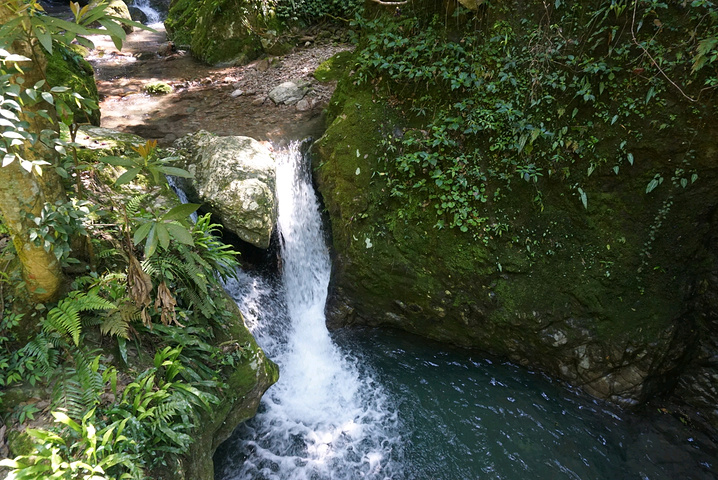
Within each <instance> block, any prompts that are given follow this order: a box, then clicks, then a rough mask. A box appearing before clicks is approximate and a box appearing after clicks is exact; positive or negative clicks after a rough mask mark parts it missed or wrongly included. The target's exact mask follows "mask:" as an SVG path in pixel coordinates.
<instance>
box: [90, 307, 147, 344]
mask: <svg viewBox="0 0 718 480" xmlns="http://www.w3.org/2000/svg"><path fill="white" fill-rule="evenodd" d="M135 312H136V313H137V315H138V318H139V310H137V309H135ZM131 318H132V317H131V316H129V317H128V318H125V316H123V315H122V313H121V312H120V311H117V312H115V313H113V314H112V315H109V316H107V317H105V318H104V319H103V321H102V323H101V324H100V332H101V333H102V334H103V335H110V336H115V337H122V338H125V339H128V338H130V324H129V321H128V320H129V319H131Z"/></svg>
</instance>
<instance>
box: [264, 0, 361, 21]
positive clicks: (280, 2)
mask: <svg viewBox="0 0 718 480" xmlns="http://www.w3.org/2000/svg"><path fill="white" fill-rule="evenodd" d="M276 1H277V4H276V7H275V8H276V12H277V16H278V17H279V18H281V19H285V20H301V21H303V22H306V23H310V24H311V23H316V22H317V21H319V20H322V19H328V18H329V19H331V18H341V19H349V18H354V15H356V13H357V12H359V11H360V10H361V8H362V5H363V3H364V2H363V1H362V0H276Z"/></svg>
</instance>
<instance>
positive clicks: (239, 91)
mask: <svg viewBox="0 0 718 480" xmlns="http://www.w3.org/2000/svg"><path fill="white" fill-rule="evenodd" d="M241 95H244V90H242V89H241V88H238V89H237V90H235V91H234V92H232V93H230V94H229V96H230V97H232V98H236V97H239V96H241Z"/></svg>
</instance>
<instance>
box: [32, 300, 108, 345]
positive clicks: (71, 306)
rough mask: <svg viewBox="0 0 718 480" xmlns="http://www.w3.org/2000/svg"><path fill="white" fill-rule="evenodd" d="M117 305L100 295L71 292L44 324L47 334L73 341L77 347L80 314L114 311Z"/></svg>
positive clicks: (49, 313) (53, 309)
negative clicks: (95, 311) (94, 311)
mask: <svg viewBox="0 0 718 480" xmlns="http://www.w3.org/2000/svg"><path fill="white" fill-rule="evenodd" d="M116 308H117V307H116V305H115V304H114V303H112V302H110V301H109V300H105V299H104V298H102V297H100V296H99V295H95V294H92V293H84V292H76V291H75V292H70V294H69V295H68V296H67V298H64V299H62V300H60V301H59V302H58V304H57V306H56V307H54V308H52V309H51V310H50V311H49V312H48V314H47V317H46V318H45V320H44V321H43V323H42V328H43V330H44V331H45V332H46V333H49V334H57V335H59V336H60V337H64V338H70V339H72V341H73V343H74V344H75V346H79V345H80V334H81V333H82V325H81V322H80V312H87V311H92V310H114V309H116Z"/></svg>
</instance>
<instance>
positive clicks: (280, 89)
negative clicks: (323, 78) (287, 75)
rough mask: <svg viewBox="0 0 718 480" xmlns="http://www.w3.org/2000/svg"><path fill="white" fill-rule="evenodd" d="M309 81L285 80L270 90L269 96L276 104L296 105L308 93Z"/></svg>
mask: <svg viewBox="0 0 718 480" xmlns="http://www.w3.org/2000/svg"><path fill="white" fill-rule="evenodd" d="M307 90H308V83H307V82H303V81H290V82H284V83H281V84H279V85H277V86H276V87H274V88H273V89H272V91H271V92H269V98H271V99H272V101H273V102H274V103H276V104H284V105H294V104H295V103H297V102H299V101H300V100H301V99H303V98H304V95H306V94H307Z"/></svg>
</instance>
